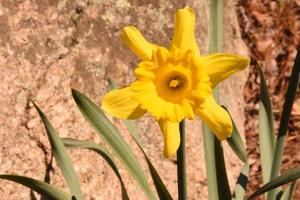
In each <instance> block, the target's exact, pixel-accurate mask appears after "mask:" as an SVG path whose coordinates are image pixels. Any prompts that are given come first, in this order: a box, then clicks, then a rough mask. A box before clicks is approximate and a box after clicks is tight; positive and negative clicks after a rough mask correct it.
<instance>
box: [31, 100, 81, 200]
mask: <svg viewBox="0 0 300 200" xmlns="http://www.w3.org/2000/svg"><path fill="white" fill-rule="evenodd" d="M34 106H35V108H36V110H37V111H38V113H39V115H40V117H41V120H42V122H43V124H44V126H45V129H46V132H47V135H48V139H49V141H50V144H51V148H52V152H53V155H54V157H55V160H56V162H57V165H58V166H59V168H60V169H61V171H62V174H63V176H64V178H65V180H66V182H67V184H68V186H69V188H70V191H71V193H72V194H73V195H74V196H75V197H76V199H77V200H81V199H83V196H82V193H81V190H80V184H79V179H78V177H77V175H76V173H75V170H74V167H73V164H72V161H71V159H70V157H69V155H68V152H67V150H66V149H65V147H64V144H63V142H62V141H61V139H60V138H59V137H58V134H57V132H56V130H55V129H54V128H53V126H52V124H51V123H50V121H49V120H48V118H47V117H46V115H45V114H44V113H43V112H42V111H41V110H40V109H39V107H38V106H37V105H36V104H35V103H34Z"/></svg>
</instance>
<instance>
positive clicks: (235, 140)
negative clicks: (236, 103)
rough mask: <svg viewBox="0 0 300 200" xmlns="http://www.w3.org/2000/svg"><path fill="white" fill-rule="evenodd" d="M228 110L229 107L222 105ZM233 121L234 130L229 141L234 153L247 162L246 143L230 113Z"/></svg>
mask: <svg viewBox="0 0 300 200" xmlns="http://www.w3.org/2000/svg"><path fill="white" fill-rule="evenodd" d="M222 107H223V108H224V109H225V110H226V111H227V112H228V110H227V108H226V107H225V106H222ZM228 114H229V115H230V113H229V112H228ZM230 118H231V121H232V125H233V130H232V134H231V137H230V138H228V139H227V142H228V144H229V146H230V147H231V149H232V150H233V151H234V153H235V154H236V155H237V157H238V158H239V159H240V160H241V161H243V162H244V163H246V162H247V153H246V147H245V145H244V142H243V140H242V138H241V135H240V133H239V131H238V129H237V128H236V125H235V123H234V121H233V119H232V117H231V115H230Z"/></svg>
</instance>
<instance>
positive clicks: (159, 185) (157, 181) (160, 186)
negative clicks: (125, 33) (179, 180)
mask: <svg viewBox="0 0 300 200" xmlns="http://www.w3.org/2000/svg"><path fill="white" fill-rule="evenodd" d="M108 85H109V89H110V90H114V89H116V88H117V85H116V83H115V82H114V81H113V80H111V79H109V80H108ZM123 123H124V124H125V126H126V128H127V130H128V131H129V133H130V134H131V136H132V137H133V139H134V141H135V142H136V144H137V145H138V147H139V149H140V150H141V151H142V153H143V154H144V156H145V159H146V161H147V164H148V168H149V170H150V174H151V177H152V180H153V183H154V185H155V189H156V191H157V194H158V196H159V198H160V199H162V200H171V199H172V197H171V195H170V193H169V191H168V189H167V188H166V186H165V184H164V183H163V181H162V179H161V178H160V176H159V174H158V172H157V171H156V169H155V167H154V165H153V164H152V162H151V161H150V159H149V158H148V156H147V154H146V152H145V151H144V147H143V144H142V141H141V138H140V136H139V134H138V132H137V130H136V128H135V126H134V124H133V122H132V121H131V120H123Z"/></svg>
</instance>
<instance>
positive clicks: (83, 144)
mask: <svg viewBox="0 0 300 200" xmlns="http://www.w3.org/2000/svg"><path fill="white" fill-rule="evenodd" d="M62 141H63V143H64V145H65V146H66V147H67V148H70V149H89V150H92V151H95V152H96V153H98V154H99V155H100V156H101V157H102V158H104V159H105V160H106V162H107V164H109V166H110V167H111V168H112V170H113V171H114V172H115V174H116V176H117V177H118V179H119V181H120V184H121V192H122V199H123V200H129V197H128V194H127V191H126V188H125V184H124V182H123V179H122V177H121V174H120V172H119V170H118V167H117V165H116V164H115V163H114V161H113V159H112V156H111V155H110V153H109V152H108V151H106V149H105V148H103V147H101V146H100V145H98V144H96V143H94V142H91V141H82V140H75V139H71V138H62Z"/></svg>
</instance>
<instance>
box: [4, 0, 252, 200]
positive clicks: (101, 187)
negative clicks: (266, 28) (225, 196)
mask: <svg viewBox="0 0 300 200" xmlns="http://www.w3.org/2000/svg"><path fill="white" fill-rule="evenodd" d="M0 2H1V3H0V67H1V73H0V79H1V80H2V82H1V84H0V102H1V105H0V143H1V145H0V174H2V173H8V174H18V175H26V176H30V177H33V178H36V179H40V180H43V179H44V176H45V172H46V171H49V170H50V183H51V184H54V185H56V186H58V187H61V188H64V189H65V190H66V191H67V188H66V185H65V183H64V181H63V179H62V177H61V173H60V171H59V169H58V168H57V165H56V163H55V161H53V163H52V164H51V149H50V146H49V143H48V140H47V136H46V133H45V131H44V129H43V126H42V123H41V121H40V119H39V117H38V115H37V112H36V111H35V109H34V108H33V105H32V103H30V99H33V100H34V101H35V102H36V103H37V104H38V105H39V106H40V108H41V109H42V110H43V111H44V112H45V113H46V114H47V116H48V117H49V119H50V121H51V122H52V123H53V125H54V127H55V128H56V129H57V130H58V132H59V134H60V136H61V137H72V138H77V139H88V140H93V141H95V142H98V143H101V140H100V139H99V137H98V136H97V135H96V134H94V133H93V131H92V129H91V128H90V127H89V125H88V123H87V122H86V121H85V120H84V119H83V117H82V116H81V114H80V112H79V111H78V109H77V108H76V105H75V103H74V102H73V100H72V97H71V94H70V89H71V88H77V89H79V90H80V91H83V92H84V93H85V94H86V95H88V96H89V97H90V98H91V99H92V100H94V101H95V102H100V101H101V97H102V96H103V95H104V94H105V93H106V92H107V83H106V80H107V78H112V79H114V80H116V81H117V83H118V84H119V85H121V86H125V85H126V84H128V83H129V82H130V81H132V80H133V69H134V67H135V66H136V64H137V63H138V59H137V58H136V57H135V56H134V55H133V54H132V53H131V52H130V51H129V50H128V49H127V48H125V46H124V45H123V44H122V43H121V40H120V37H119V35H120V31H121V30H122V28H123V27H124V26H125V25H129V24H132V25H135V26H137V27H138V28H139V29H140V30H141V31H142V32H143V34H144V35H145V37H146V38H147V39H149V40H151V41H153V42H155V43H157V44H161V45H164V46H168V44H169V42H170V37H171V33H172V29H173V16H174V13H175V11H176V9H178V8H180V7H182V3H178V2H177V1H158V0H151V1H127V0H116V1H112V0H109V1H101V0H85V1H82V0H77V1H71V0H61V1H58V0H43V1H42V0H1V1H0ZM191 6H192V7H193V8H196V9H197V37H198V43H199V45H200V49H201V52H202V53H203V54H206V53H207V49H208V31H207V20H208V8H207V3H206V1H193V5H191ZM225 6H226V9H225V17H224V18H225V22H226V23H225V26H224V30H225V31H224V48H223V49H224V51H226V52H233V53H239V54H246V50H245V49H246V48H245V47H244V45H243V43H242V41H241V39H240V34H239V29H238V23H237V20H236V15H235V1H234V0H230V1H226V5H225ZM245 77H246V76H245V75H242V74H241V73H240V74H239V75H236V76H234V77H232V78H230V79H229V80H228V81H226V82H225V83H224V84H223V85H222V90H221V91H222V92H221V95H222V97H223V98H222V101H223V102H224V104H225V105H227V106H228V107H229V109H230V110H231V111H232V113H233V116H234V118H236V119H237V124H238V126H239V128H240V129H241V130H243V117H241V116H242V113H243V111H242V110H243V98H242V95H241V91H242V90H241V88H242V87H243V84H244V79H245ZM236 105H239V106H238V107H237V106H236ZM114 122H115V123H116V125H117V126H118V127H119V128H120V129H121V130H122V131H121V133H122V135H124V137H125V139H126V141H127V142H128V143H129V144H130V145H131V146H132V148H133V150H134V153H135V155H136V156H137V157H138V158H139V160H141V164H142V166H143V168H144V169H145V171H146V172H147V171H148V170H147V166H146V164H145V162H144V161H143V156H142V154H141V153H140V152H139V151H138V148H137V146H136V145H135V144H134V142H133V141H132V140H131V139H130V137H129V133H128V132H127V131H125V128H124V126H123V125H122V124H121V122H120V121H118V120H114ZM187 124H188V127H187V134H188V135H187V170H188V171H187V174H188V183H189V187H188V192H189V199H207V189H206V180H205V176H206V175H205V165H204V153H203V148H202V146H203V144H202V136H201V134H200V132H201V125H200V122H199V121H198V120H194V121H191V122H190V121H189V122H187ZM137 127H138V130H139V131H140V132H141V136H142V141H143V143H144V145H145V150H146V152H147V153H148V154H149V156H150V158H151V160H153V161H155V162H154V164H155V166H156V167H157V169H158V172H159V174H160V175H161V176H162V178H163V180H164V181H165V183H166V185H167V187H168V188H169V190H170V192H171V193H172V194H173V195H174V197H175V196H176V192H177V182H176V165H175V163H174V161H175V158H173V159H171V160H165V159H164V158H163V156H162V149H163V140H162V136H161V133H160V132H159V129H158V127H157V125H154V123H153V119H152V118H151V117H150V116H149V115H146V116H145V117H143V118H142V119H141V120H138V121H137ZM225 153H226V159H227V166H228V167H230V169H229V172H228V175H229V178H230V184H231V186H232V187H233V185H234V183H235V180H236V176H237V174H238V171H239V169H240V166H241V163H240V162H239V161H238V159H237V158H236V157H235V156H234V155H233V153H232V152H231V150H229V149H228V148H226V150H225ZM70 154H71V158H72V160H73V162H74V163H75V169H76V172H77V173H78V175H79V178H80V181H81V185H82V190H83V193H84V194H85V198H86V199H97V200H101V199H121V196H120V187H119V182H118V179H117V178H116V176H115V175H114V173H113V172H112V170H111V169H110V168H109V166H108V165H107V164H106V163H105V162H104V161H103V160H102V159H101V158H100V157H98V156H97V155H96V154H94V153H92V152H90V151H86V150H78V151H75V150H74V151H70ZM117 163H118V164H119V166H120V171H121V174H122V176H123V177H124V180H125V182H126V186H127V190H128V192H129V195H130V197H131V199H139V200H140V199H145V196H144V195H143V193H142V191H141V190H140V188H139V187H138V186H137V185H136V184H135V182H134V180H133V179H132V178H131V177H130V175H129V173H128V172H127V171H126V170H125V169H124V168H122V166H121V165H120V163H119V162H117ZM52 167H53V169H54V170H52ZM148 178H149V181H150V176H149V175H148ZM153 190H154V187H153ZM33 196H38V195H36V194H32V193H30V191H29V190H28V189H27V188H25V187H22V186H20V185H17V184H14V183H11V182H8V181H3V180H0V199H6V200H15V199H16V200H17V199H18V200H19V199H21V200H22V199H34V198H33ZM4 197H5V198H4ZM175 199H176V198H175Z"/></svg>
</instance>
